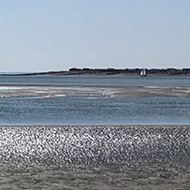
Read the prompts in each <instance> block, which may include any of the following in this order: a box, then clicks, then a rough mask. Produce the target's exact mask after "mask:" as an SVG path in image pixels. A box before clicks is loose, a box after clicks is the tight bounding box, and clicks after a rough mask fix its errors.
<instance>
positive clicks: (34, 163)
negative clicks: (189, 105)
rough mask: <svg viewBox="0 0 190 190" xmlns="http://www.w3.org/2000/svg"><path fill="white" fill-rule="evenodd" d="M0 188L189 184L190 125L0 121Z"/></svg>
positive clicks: (175, 186)
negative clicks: (5, 123)
mask: <svg viewBox="0 0 190 190" xmlns="http://www.w3.org/2000/svg"><path fill="white" fill-rule="evenodd" d="M0 136H1V137H0V139H1V140H0V148H1V152H2V153H1V155H0V157H1V158H0V160H1V163H0V167H1V176H0V188H1V189H105V190H108V189H172V190H173V189H189V187H190V169H189V164H190V144H189V138H190V126H188V125H160V126H159V125H154V126H153V125H149V126H147V125H138V126H133V125H129V126H119V125H109V126H103V125H102V126H100V125H94V126H83V125H81V126H71V125H67V126H66V125H62V126H45V125H44V126H43V125H42V126H1V127H0Z"/></svg>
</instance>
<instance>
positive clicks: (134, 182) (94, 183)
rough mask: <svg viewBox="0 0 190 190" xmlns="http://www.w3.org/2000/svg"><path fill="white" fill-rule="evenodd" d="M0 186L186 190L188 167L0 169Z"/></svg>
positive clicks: (188, 177) (111, 189) (74, 189)
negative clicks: (3, 170) (111, 170)
mask: <svg viewBox="0 0 190 190" xmlns="http://www.w3.org/2000/svg"><path fill="white" fill-rule="evenodd" d="M0 189H49V190H50V189H51V190H55V189H60V190H61V189H67V190H71V189H72V190H76V189H89V190H122V189H126V190H135V189H136V190H158V189H159V190H165V189H166V190H180V189H183V190H185V189H186V190H189V189H190V170H189V169H187V168H173V167H169V168H161V167H158V168H154V167H151V168H148V167H142V168H141V167H139V168H133V169H128V170H126V171H122V172H119V171H116V172H110V171H101V170H100V171H90V170H76V169H75V170H74V169H70V170H64V169H62V170H58V171H28V172H26V171H25V172H19V171H17V172H3V173H1V175H0Z"/></svg>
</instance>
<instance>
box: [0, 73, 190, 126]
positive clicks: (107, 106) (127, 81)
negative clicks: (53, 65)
mask: <svg viewBox="0 0 190 190" xmlns="http://www.w3.org/2000/svg"><path fill="white" fill-rule="evenodd" d="M189 81H190V77H147V78H140V77H113V76H112V77H110V76H109V77H108V76H104V77H103V76H99V77H94V76H91V77H90V76H76V77H74V76H65V77H52V76H38V77H26V76H24V77H1V78H0V85H1V86H2V87H1V90H2V91H4V90H5V87H6V86H7V87H10V86H13V87H18V86H20V87H21V86H22V87H30V86H37V87H40V86H68V85H69V86H79V87H80V86H96V87H101V86H109V87H110V86H112V87H113V86H116V87H124V88H127V87H128V86H141V87H143V86H161V87H189V84H190V83H189ZM19 91H23V88H22V89H20V90H19V88H18V89H17V92H19ZM189 123H190V98H189V97H128V98H118V97H59V98H57V97H50V98H41V97H27V96H26V97H25V96H24V95H23V96H19V97H1V98H0V124H1V125H26V124H27V125H38V124H39V125H50V124H51V125H61V124H62V125H72V124H75V125H82V124H83V125H92V124H94V125H101V124H102V125H110V124H118V125H125V124H127V125H129V124H189Z"/></svg>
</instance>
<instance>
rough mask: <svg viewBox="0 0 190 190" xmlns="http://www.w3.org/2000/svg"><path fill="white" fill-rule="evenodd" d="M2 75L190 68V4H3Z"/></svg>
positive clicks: (101, 0)
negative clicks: (78, 70)
mask: <svg viewBox="0 0 190 190" xmlns="http://www.w3.org/2000/svg"><path fill="white" fill-rule="evenodd" d="M0 52H1V53H0V72H36V71H57V70H68V69H69V68H72V67H77V68H84V67H85V68H141V67H146V68H174V67H175V68H190V0H1V1H0Z"/></svg>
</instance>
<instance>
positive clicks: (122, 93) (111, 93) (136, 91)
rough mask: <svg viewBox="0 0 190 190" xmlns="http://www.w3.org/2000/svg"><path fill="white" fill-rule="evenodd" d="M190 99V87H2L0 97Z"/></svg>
mask: <svg viewBox="0 0 190 190" xmlns="http://www.w3.org/2000/svg"><path fill="white" fill-rule="evenodd" d="M162 96H163V97H169V96H171V97H190V88H189V87H156V86H147V87H140V86H139V87H137V86H128V87H108V86H102V87H101V86H99V87H95V86H76V87H75V86H73V87H72V86H70V87H66V86H65V87H64V86H62V87H52V86H30V87H29V86H1V87H0V97H2V98H3V97H44V98H51V97H162Z"/></svg>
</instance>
